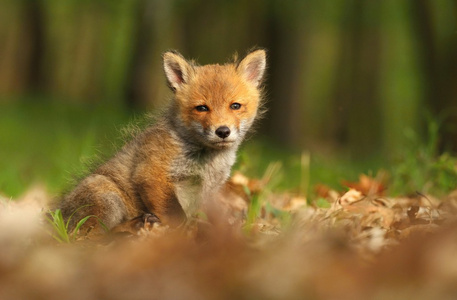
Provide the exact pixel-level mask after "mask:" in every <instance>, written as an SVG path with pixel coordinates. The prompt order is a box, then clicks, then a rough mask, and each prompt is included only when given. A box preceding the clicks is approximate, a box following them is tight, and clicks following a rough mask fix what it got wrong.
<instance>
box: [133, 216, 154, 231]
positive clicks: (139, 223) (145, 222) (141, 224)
mask: <svg viewBox="0 0 457 300" xmlns="http://www.w3.org/2000/svg"><path fill="white" fill-rule="evenodd" d="M133 220H136V223H135V229H136V230H140V229H145V230H150V229H151V228H152V227H153V226H154V224H156V223H157V224H160V220H159V218H158V217H157V216H156V215H154V214H151V213H145V214H143V215H142V216H139V217H136V218H135V219H133Z"/></svg>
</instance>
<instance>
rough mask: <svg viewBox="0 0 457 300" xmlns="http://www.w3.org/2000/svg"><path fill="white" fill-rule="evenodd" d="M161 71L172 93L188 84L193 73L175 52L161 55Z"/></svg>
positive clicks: (189, 66)
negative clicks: (163, 72)
mask: <svg viewBox="0 0 457 300" xmlns="http://www.w3.org/2000/svg"><path fill="white" fill-rule="evenodd" d="M163 69H164V71H165V76H166V77H167V81H168V85H169V86H170V88H171V89H172V90H173V91H176V90H178V89H179V88H180V87H181V86H182V85H183V84H186V83H187V82H189V79H190V77H191V76H192V74H193V72H194V70H193V68H192V65H191V64H189V63H188V62H187V61H186V60H185V59H184V57H182V55H181V54H179V53H178V52H176V51H168V52H165V53H164V54H163Z"/></svg>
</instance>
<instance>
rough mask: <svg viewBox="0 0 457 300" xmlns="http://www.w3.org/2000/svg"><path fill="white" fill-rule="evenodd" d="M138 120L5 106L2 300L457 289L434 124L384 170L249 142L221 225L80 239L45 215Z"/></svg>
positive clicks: (1, 122)
mask: <svg viewBox="0 0 457 300" xmlns="http://www.w3.org/2000/svg"><path fill="white" fill-rule="evenodd" d="M43 116H45V117H43ZM129 118H130V117H129V116H128V115H127V114H126V113H125V112H122V111H120V110H114V109H113V110H112V111H106V110H105V109H103V108H96V109H87V108H85V107H79V106H75V107H66V106H62V105H60V103H56V104H52V103H51V104H47V105H45V104H43V103H42V102H38V101H30V102H29V103H22V102H19V103H13V104H12V105H6V106H4V107H2V110H1V111H0V128H4V129H5V130H0V149H2V155H1V156H0V165H1V166H2V168H1V169H0V299H2V300H3V299H59V300H60V299H411V298H414V299H455V296H456V295H457V285H456V284H455V283H456V282H457V260H456V257H457V234H456V231H457V222H456V221H457V220H456V216H457V190H456V188H457V158H456V157H453V156H451V155H448V154H446V153H444V154H439V153H438V151H437V141H438V138H437V137H438V136H437V132H438V131H437V127H436V124H435V123H430V125H429V130H428V134H427V137H426V141H425V143H424V141H423V140H421V139H418V138H417V137H418V135H415V136H414V134H410V136H412V137H413V138H412V142H411V143H410V145H409V147H405V153H404V154H403V156H402V157H400V158H399V159H398V160H397V161H396V162H395V163H388V164H390V165H391V167H390V168H389V169H388V170H386V171H380V172H377V173H373V172H372V171H370V170H378V169H380V166H382V165H386V163H385V162H383V163H382V164H381V163H373V162H369V163H368V164H367V165H366V166H362V165H356V163H360V160H358V161H357V162H354V161H350V160H347V159H334V160H332V159H330V158H329V157H324V158H322V157H321V158H319V157H317V156H316V155H314V156H311V155H310V154H309V153H307V152H304V153H302V154H301V157H300V155H296V154H292V155H291V154H290V153H284V152H283V151H284V149H277V150H278V151H276V150H275V148H274V147H273V145H272V144H262V143H255V142H254V141H249V143H246V144H247V147H246V148H243V149H242V150H241V151H240V153H239V154H240V155H239V163H238V165H237V166H236V168H235V169H236V170H238V171H236V172H234V174H233V176H232V178H231V181H230V187H231V188H230V189H228V190H227V191H226V192H225V193H224V194H223V195H221V197H220V198H218V199H215V201H218V204H219V205H218V207H222V208H224V209H223V211H224V213H221V214H218V215H217V218H214V217H213V218H212V219H211V220H212V221H214V220H217V221H216V222H212V223H209V222H208V221H207V218H208V217H210V216H213V215H214V213H213V214H211V213H210V212H209V214H208V215H206V214H199V215H198V216H196V218H195V219H193V220H191V222H190V223H189V226H187V227H186V228H183V229H180V230H172V229H169V228H167V227H165V226H160V225H158V224H155V225H154V226H146V227H145V228H141V229H140V230H139V231H138V232H137V233H136V234H135V235H116V236H112V235H108V236H106V238H103V239H101V240H96V241H93V240H92V241H91V240H87V239H84V238H80V237H76V236H74V235H72V233H69V232H67V231H66V230H65V223H63V222H62V221H61V219H59V215H58V214H57V212H56V211H54V212H52V215H49V214H48V213H49V208H50V206H51V203H52V201H53V198H54V197H55V195H56V194H60V193H62V191H65V190H67V189H68V188H69V185H70V184H71V180H69V178H74V177H81V176H82V175H84V173H85V172H86V173H87V165H90V164H91V163H90V161H91V159H93V157H96V156H98V155H99V154H100V153H103V154H104V155H110V154H111V153H113V151H114V148H115V147H113V144H115V145H119V144H122V143H123V142H124V141H123V140H122V138H119V132H118V131H119V128H124V127H125V126H126V124H128V123H129V122H130V121H129ZM113 124H116V125H114V126H113ZM116 127H117V128H116ZM281 151H282V152H281ZM276 160H280V161H282V162H283V164H282V167H281V164H279V163H270V161H276ZM87 162H89V164H88V163H87ZM367 166H368V167H367ZM264 170H266V171H264ZM363 173H365V174H368V175H364V174H363ZM75 174H76V175H75ZM359 174H361V175H360V176H359ZM388 174H389V175H388ZM358 176H359V177H358ZM357 177H358V179H357ZM342 179H345V181H343V180H342ZM36 182H37V183H40V182H41V183H45V184H46V187H43V186H40V185H37V186H35V187H30V185H31V184H33V183H36ZM24 191H25V192H24ZM416 191H420V192H416ZM2 193H4V195H8V196H1V195H2ZM11 196H12V197H11ZM49 218H51V219H52V220H50V219H49Z"/></svg>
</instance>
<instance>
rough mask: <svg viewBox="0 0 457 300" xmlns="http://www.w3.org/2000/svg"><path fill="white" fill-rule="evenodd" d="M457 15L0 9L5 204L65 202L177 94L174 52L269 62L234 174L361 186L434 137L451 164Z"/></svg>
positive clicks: (269, 2)
mask: <svg viewBox="0 0 457 300" xmlns="http://www.w3.org/2000/svg"><path fill="white" fill-rule="evenodd" d="M456 14H457V1H452V0H382V1H367V0H346V1H344V0H301V1H291V0H290V1H280V0H264V1H260V0H250V1H241V0H232V1H228V0H225V1H202V0H187V1H186V0H91V1H88V0H35V1H31V0H0V192H1V193H4V194H6V195H7V196H16V195H18V194H20V193H21V192H23V191H24V190H25V189H26V188H27V187H29V186H30V185H31V184H34V183H37V182H42V183H45V184H46V185H47V186H48V188H49V189H50V190H51V191H52V192H53V193H59V192H61V191H62V190H64V189H65V188H68V187H69V186H70V185H71V180H70V179H71V178H72V177H74V175H75V174H81V173H84V171H83V170H84V169H85V168H86V167H85V165H87V164H90V161H91V160H93V159H94V157H95V156H97V155H98V154H99V155H102V156H104V155H109V154H111V153H112V152H113V151H114V149H115V147H116V146H118V145H119V144H121V143H122V138H121V134H120V133H119V130H120V129H121V128H123V127H125V126H126V125H127V124H128V123H129V122H131V121H132V120H133V119H135V118H136V117H138V116H141V115H142V114H143V113H144V112H145V111H152V112H154V111H155V110H156V109H158V108H160V107H161V106H162V104H163V103H164V101H166V100H167V98H169V97H170V96H171V93H170V92H169V91H168V89H167V87H166V85H165V79H164V76H163V72H162V61H161V54H162V53H163V52H164V51H166V50H168V49H177V50H179V51H180V52H181V53H182V54H183V55H184V56H185V57H187V58H194V59H196V60H197V61H198V62H199V63H201V64H206V63H216V62H219V63H223V62H225V61H227V60H228V59H229V58H230V57H231V56H232V55H233V54H234V53H235V52H238V53H239V54H240V55H243V54H245V52H246V51H247V50H248V49H249V48H251V47H253V46H259V47H264V48H266V49H267V50H268V63H269V69H268V77H267V82H266V87H267V107H268V110H269V112H268V114H267V116H266V117H265V118H264V119H263V120H262V121H261V122H260V123H259V128H258V133H257V134H256V135H255V138H254V139H253V140H251V141H250V142H248V143H247V145H246V146H245V147H244V148H243V150H242V153H241V159H240V162H239V165H238V166H237V168H240V169H242V170H245V171H246V172H247V173H248V174H250V175H252V176H260V175H261V174H262V172H264V170H265V168H266V166H267V165H268V163H269V162H270V161H271V160H282V161H283V165H284V170H286V171H285V172H284V175H287V176H285V177H286V178H287V179H286V180H284V181H285V182H286V183H285V184H284V186H285V188H291V187H293V186H296V187H297V186H301V187H302V188H303V186H304V185H305V186H308V185H309V184H308V183H306V184H304V183H303V180H308V179H306V178H308V177H310V184H312V183H316V182H322V181H323V182H324V183H326V184H329V185H335V184H337V183H338V182H339V180H341V179H345V180H354V179H356V178H357V175H358V173H360V172H370V170H371V171H372V172H375V171H376V170H377V169H378V168H381V167H383V168H389V166H390V165H394V164H396V163H397V164H398V161H400V162H401V161H405V160H404V155H405V149H409V150H408V151H410V152H407V153H409V154H412V155H413V156H414V155H415V154H414V152H411V147H413V148H414V147H416V146H417V145H421V144H427V143H429V142H430V139H432V143H433V145H432V146H433V147H434V150H433V151H435V152H436V153H434V154H437V153H443V152H445V151H447V152H450V153H455V151H456V150H457V28H456V27H457V22H456ZM430 124H432V125H433V126H431V125H430ZM436 124H438V126H435V125H436ZM435 127H436V130H435V129H434V130H435V131H433V130H432V131H431V130H430V128H435ZM411 145H413V146H411ZM303 150H306V151H309V152H307V153H310V157H311V165H310V170H304V168H308V166H304V165H303V163H300V161H301V160H300V156H301V152H302V151H303ZM413 150H414V149H413ZM437 155H438V154H437ZM410 164H411V166H410V167H414V162H410ZM419 164H420V162H419ZM403 167H404V166H403ZM305 173H306V174H307V173H310V175H309V176H308V175H306V176H304V175H303V174H305ZM304 177H306V178H304ZM452 184H455V182H452V181H451V183H450V186H452ZM454 187H455V185H454Z"/></svg>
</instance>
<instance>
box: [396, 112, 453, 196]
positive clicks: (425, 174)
mask: <svg viewBox="0 0 457 300" xmlns="http://www.w3.org/2000/svg"><path fill="white" fill-rule="evenodd" d="M439 127H440V126H439V123H438V122H437V121H434V120H429V123H428V130H427V136H426V139H425V141H422V140H421V138H420V136H419V135H418V134H417V133H416V132H414V131H411V130H408V131H407V132H406V137H407V140H408V141H409V146H408V147H407V148H406V149H405V152H404V153H403V155H402V156H401V159H400V160H399V162H398V163H397V164H395V165H394V167H393V168H392V190H393V191H392V192H393V193H396V194H412V193H415V192H420V193H423V194H427V193H433V194H434V195H443V194H446V193H448V192H449V191H451V190H453V189H455V188H457V158H456V157H454V156H452V155H450V154H449V153H446V152H444V153H440V152H439V149H438V147H439Z"/></svg>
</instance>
